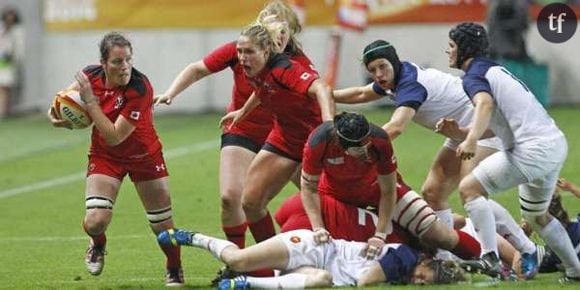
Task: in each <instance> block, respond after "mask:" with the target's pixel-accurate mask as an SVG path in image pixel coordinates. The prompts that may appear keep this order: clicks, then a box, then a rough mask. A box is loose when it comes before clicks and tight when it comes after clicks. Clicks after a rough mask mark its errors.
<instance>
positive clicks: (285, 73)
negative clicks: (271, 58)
mask: <svg viewBox="0 0 580 290" xmlns="http://www.w3.org/2000/svg"><path fill="white" fill-rule="evenodd" d="M273 73H274V77H275V78H276V80H277V81H278V82H279V83H280V84H282V85H283V86H285V87H287V88H289V89H290V90H292V91H294V92H296V93H298V94H301V95H304V96H307V95H308V89H309V88H310V85H311V84H312V82H314V81H315V80H316V79H318V74H317V73H316V71H313V70H311V69H307V68H305V67H303V66H302V65H300V64H299V63H297V62H291V64H290V66H288V67H286V68H282V67H277V68H275V69H274V70H273Z"/></svg>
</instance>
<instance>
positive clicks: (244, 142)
mask: <svg viewBox="0 0 580 290" xmlns="http://www.w3.org/2000/svg"><path fill="white" fill-rule="evenodd" d="M226 146H237V147H242V148H245V149H248V150H250V151H252V152H254V153H256V154H257V153H258V151H260V149H261V148H262V145H261V144H256V142H254V141H253V140H252V139H250V138H247V137H244V136H241V135H236V134H232V133H225V134H223V135H222V144H221V149H223V148H224V147H226Z"/></svg>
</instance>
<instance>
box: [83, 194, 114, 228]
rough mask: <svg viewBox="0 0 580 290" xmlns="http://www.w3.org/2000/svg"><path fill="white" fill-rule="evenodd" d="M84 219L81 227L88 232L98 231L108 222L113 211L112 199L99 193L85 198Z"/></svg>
mask: <svg viewBox="0 0 580 290" xmlns="http://www.w3.org/2000/svg"><path fill="white" fill-rule="evenodd" d="M85 208H86V213H85V219H84V222H83V227H84V228H85V230H87V231H88V232H89V233H100V232H102V231H103V230H104V229H105V228H106V227H107V225H108V224H109V221H110V217H111V215H112V213H113V212H112V211H113V200H111V199H110V198H108V197H104V196H99V195H89V196H87V197H86V198H85Z"/></svg>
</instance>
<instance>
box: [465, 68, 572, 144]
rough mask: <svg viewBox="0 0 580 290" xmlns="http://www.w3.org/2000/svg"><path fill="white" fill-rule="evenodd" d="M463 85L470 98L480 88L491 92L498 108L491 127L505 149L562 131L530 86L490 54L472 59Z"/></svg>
mask: <svg viewBox="0 0 580 290" xmlns="http://www.w3.org/2000/svg"><path fill="white" fill-rule="evenodd" d="M463 88H464V90H465V92H466V93H467V95H468V96H469V98H473V97H474V96H475V94H477V93H478V92H487V93H489V94H490V95H491V97H492V98H493V101H494V103H495V109H494V111H493V113H492V117H491V121H490V125H489V128H490V129H491V130H492V131H493V132H494V133H495V135H496V136H498V137H499V138H500V139H501V140H502V142H503V146H504V148H506V149H510V148H513V147H514V146H517V145H519V144H522V143H524V142H528V141H533V140H536V141H538V140H539V139H546V138H548V139H549V138H556V137H558V136H562V135H563V133H562V132H561V131H560V129H559V128H558V127H557V126H556V123H555V122H554V120H553V119H552V118H551V117H550V116H549V115H548V113H547V112H546V110H545V109H544V107H542V105H541V104H540V102H538V100H536V97H535V96H534V94H532V92H531V91H530V90H529V89H528V87H527V86H526V85H525V84H524V83H523V82H522V81H520V80H519V79H518V78H516V77H515V76H513V75H512V74H511V73H510V72H509V71H508V70H506V69H505V68H504V67H503V66H500V65H498V64H497V63H495V62H494V61H492V60H490V59H488V58H485V57H476V58H474V59H473V61H472V62H471V63H470V64H469V67H468V68H467V72H466V73H465V76H464V77H463Z"/></svg>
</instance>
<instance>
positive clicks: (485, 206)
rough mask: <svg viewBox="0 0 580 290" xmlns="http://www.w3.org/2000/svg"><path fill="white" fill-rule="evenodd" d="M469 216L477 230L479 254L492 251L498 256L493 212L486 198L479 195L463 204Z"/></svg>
mask: <svg viewBox="0 0 580 290" xmlns="http://www.w3.org/2000/svg"><path fill="white" fill-rule="evenodd" d="M463 207H464V208H465V210H466V211H467V213H469V217H470V218H471V221H472V222H473V226H474V227H475V229H476V230H477V235H478V237H479V241H480V243H481V254H482V255H483V254H486V253H489V252H491V251H494V252H495V254H496V255H497V256H498V257H499V253H498V251H497V239H496V236H495V218H494V217H493V212H492V211H491V209H490V207H489V203H488V202H487V199H486V198H485V197H483V196H480V197H478V198H476V199H474V200H472V201H470V202H466V203H465V205H463Z"/></svg>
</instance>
